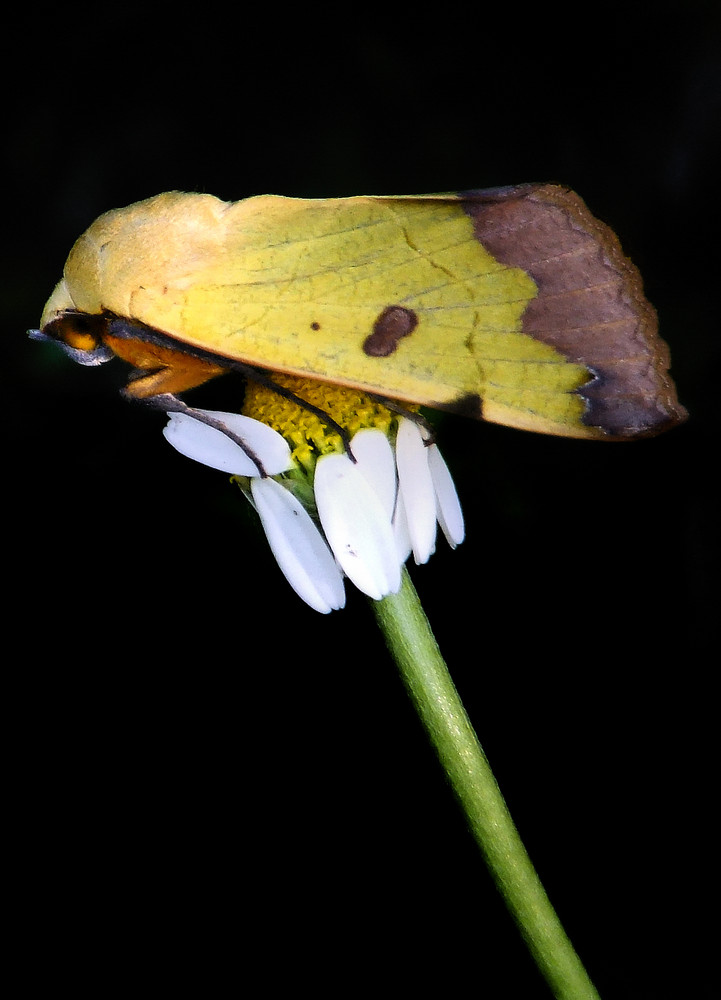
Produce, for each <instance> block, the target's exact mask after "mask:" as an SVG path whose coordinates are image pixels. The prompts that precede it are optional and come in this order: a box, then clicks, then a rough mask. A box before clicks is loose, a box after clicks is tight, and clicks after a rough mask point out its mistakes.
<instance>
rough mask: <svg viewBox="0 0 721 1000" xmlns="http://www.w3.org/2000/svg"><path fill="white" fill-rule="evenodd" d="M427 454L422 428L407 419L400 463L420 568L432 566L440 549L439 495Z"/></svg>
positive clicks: (401, 426) (400, 438) (403, 423)
mask: <svg viewBox="0 0 721 1000" xmlns="http://www.w3.org/2000/svg"><path fill="white" fill-rule="evenodd" d="M426 452H427V449H426V446H425V444H424V443H423V437H422V436H421V432H420V429H419V427H418V426H417V424H415V423H414V422H413V421H412V420H408V419H407V418H405V417H404V418H403V419H402V420H400V421H399V423H398V435H397V437H396V463H397V465H398V484H399V490H400V492H401V493H402V494H403V502H404V504H405V509H406V517H407V518H408V531H409V533H410V537H411V544H412V546H413V558H414V559H415V561H416V563H417V564H421V563H425V562H428V560H429V559H430V557H431V556H432V555H433V553H434V552H435V549H436V493H435V490H434V488H433V480H432V478H431V471H430V468H429V467H428V455H427V454H426Z"/></svg>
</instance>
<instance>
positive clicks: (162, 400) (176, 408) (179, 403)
mask: <svg viewBox="0 0 721 1000" xmlns="http://www.w3.org/2000/svg"><path fill="white" fill-rule="evenodd" d="M123 395H124V396H125V398H126V399H131V400H132V401H133V402H135V403H145V404H146V405H148V406H151V407H153V409H156V410H162V411H163V412H164V413H185V414H186V415H187V416H189V417H193V419H194V420H199V421H200V423H201V424H207V425H208V427H213V428H215V430H217V431H220V432H221V434H225V436H226V437H228V438H230V440H231V441H233V442H234V443H235V444H237V445H238V447H239V448H242V449H243V451H244V452H245V454H246V455H247V456H248V458H249V459H250V460H251V462H254V463H255V465H256V467H257V469H258V472H259V473H260V475H261V477H262V478H263V479H266V478H267V477H268V473H267V472H266V470H265V467H264V465H263V463H262V462H261V460H260V459H259V458H258V456H257V455H256V453H255V452H254V451H253V449H252V448H251V447H250V445H248V444H247V442H246V441H245V440H244V439H243V438H242V437H240V436H239V435H238V434H236V433H235V432H234V431H232V430H231V429H230V428H229V427H228V426H227V425H226V424H224V423H223V421H222V420H218V419H217V418H216V417H213V416H211V415H210V414H208V413H206V412H205V411H204V410H197V409H196V408H195V407H194V406H188V405H187V403H184V402H183V400H182V399H179V398H178V397H177V396H174V395H173V394H172V393H170V392H162V393H158V395H157V396H145V397H142V398H138V397H136V396H132V395H127V394H126V393H123Z"/></svg>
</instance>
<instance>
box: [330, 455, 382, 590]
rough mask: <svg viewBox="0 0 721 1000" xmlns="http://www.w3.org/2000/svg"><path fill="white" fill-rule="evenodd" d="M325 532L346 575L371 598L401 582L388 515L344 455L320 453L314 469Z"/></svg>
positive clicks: (372, 491)
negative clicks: (321, 454)
mask: <svg viewBox="0 0 721 1000" xmlns="http://www.w3.org/2000/svg"><path fill="white" fill-rule="evenodd" d="M314 489H315V500H316V504H317V506H318V516H319V517H320V522H321V524H322V525H323V531H324V532H325V535H326V538H327V539H328V542H329V544H330V547H331V548H332V549H333V553H334V554H335V557H336V559H337V560H338V562H339V563H340V565H341V568H342V569H343V572H344V573H345V574H346V576H347V577H348V578H349V579H350V580H352V581H353V583H354V584H355V585H356V587H358V589H359V590H362V591H363V593H364V594H368V596H369V597H372V598H373V599H374V600H376V601H379V600H380V599H381V598H382V597H385V596H386V594H395V593H396V592H397V591H398V589H399V587H400V585H401V573H400V563H399V562H398V557H397V555H396V547H395V542H394V540H393V529H392V527H391V522H390V518H389V517H388V515H387V514H386V512H385V510H384V509H383V504H382V503H381V501H380V500H379V498H378V496H377V494H376V492H375V490H374V489H373V487H372V486H371V485H370V484H369V483H368V481H367V479H366V478H365V476H364V475H363V473H362V472H361V471H360V469H359V468H358V467H357V465H354V463H353V462H351V460H350V459H349V458H348V456H347V455H323V456H322V457H321V458H319V459H318V464H317V465H316V469H315V482H314Z"/></svg>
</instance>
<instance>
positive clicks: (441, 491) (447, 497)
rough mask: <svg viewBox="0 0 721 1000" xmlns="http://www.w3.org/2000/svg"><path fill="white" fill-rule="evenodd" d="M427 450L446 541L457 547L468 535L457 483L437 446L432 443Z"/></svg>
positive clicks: (439, 518)
mask: <svg viewBox="0 0 721 1000" xmlns="http://www.w3.org/2000/svg"><path fill="white" fill-rule="evenodd" d="M426 451H427V452H428V467H429V468H430V470H431V477H432V478H433V486H434V488H435V491H436V501H437V505H438V523H439V524H440V526H441V528H442V530H443V534H444V535H445V536H446V541H447V542H448V544H449V545H450V546H451V548H452V549H455V547H456V545H460V544H461V542H462V541H463V539H464V538H465V536H466V529H465V525H464V523H463V511H462V510H461V502H460V500H459V499H458V493H457V492H456V485H455V483H454V482H453V478H452V476H451V474H450V472H449V471H448V466H447V465H446V463H445V460H444V458H443V456H442V455H441V453H440V451H439V450H438V448H437V446H436V445H434V444H432V445H430V446H429V447H428V448H427V449H426Z"/></svg>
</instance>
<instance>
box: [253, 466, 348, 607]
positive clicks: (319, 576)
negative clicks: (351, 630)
mask: <svg viewBox="0 0 721 1000" xmlns="http://www.w3.org/2000/svg"><path fill="white" fill-rule="evenodd" d="M250 490H251V493H252V496H253V503H254V505H255V509H256V510H257V511H258V514H259V515H260V520H261V524H262V525H263V530H264V531H265V535H266V538H267V539H268V544H269V545H270V548H271V551H272V553H273V555H274V556H275V558H276V561H277V563H278V565H279V566H280V568H281V570H282V572H283V575H284V576H285V578H286V580H287V581H288V583H289V584H290V585H291V587H292V588H293V590H294V591H295V592H296V594H298V596H299V597H301V598H302V599H303V600H304V601H305V602H306V604H309V605H310V606H311V608H314V609H315V610H316V611H320V612H321V613H322V614H328V612H329V611H333V610H336V609H337V608H342V607H343V606H344V604H345V590H344V587H343V576H342V574H341V572H340V570H339V569H338V567H337V565H336V562H335V559H334V558H333V553H332V552H331V551H330V549H329V548H328V546H327V545H326V543H325V539H324V538H323V536H322V535H321V533H320V531H318V528H317V527H316V526H315V524H314V523H313V521H312V520H311V518H310V516H309V514H308V512H307V511H306V509H305V507H303V505H302V504H301V503H300V502H299V501H298V500H297V499H296V498H295V497H294V496H293V494H292V493H290V492H289V491H288V490H286V489H284V488H283V487H282V486H281V485H280V483H277V482H276V481H275V480H274V479H257V478H256V479H252V480H251V482H250Z"/></svg>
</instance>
